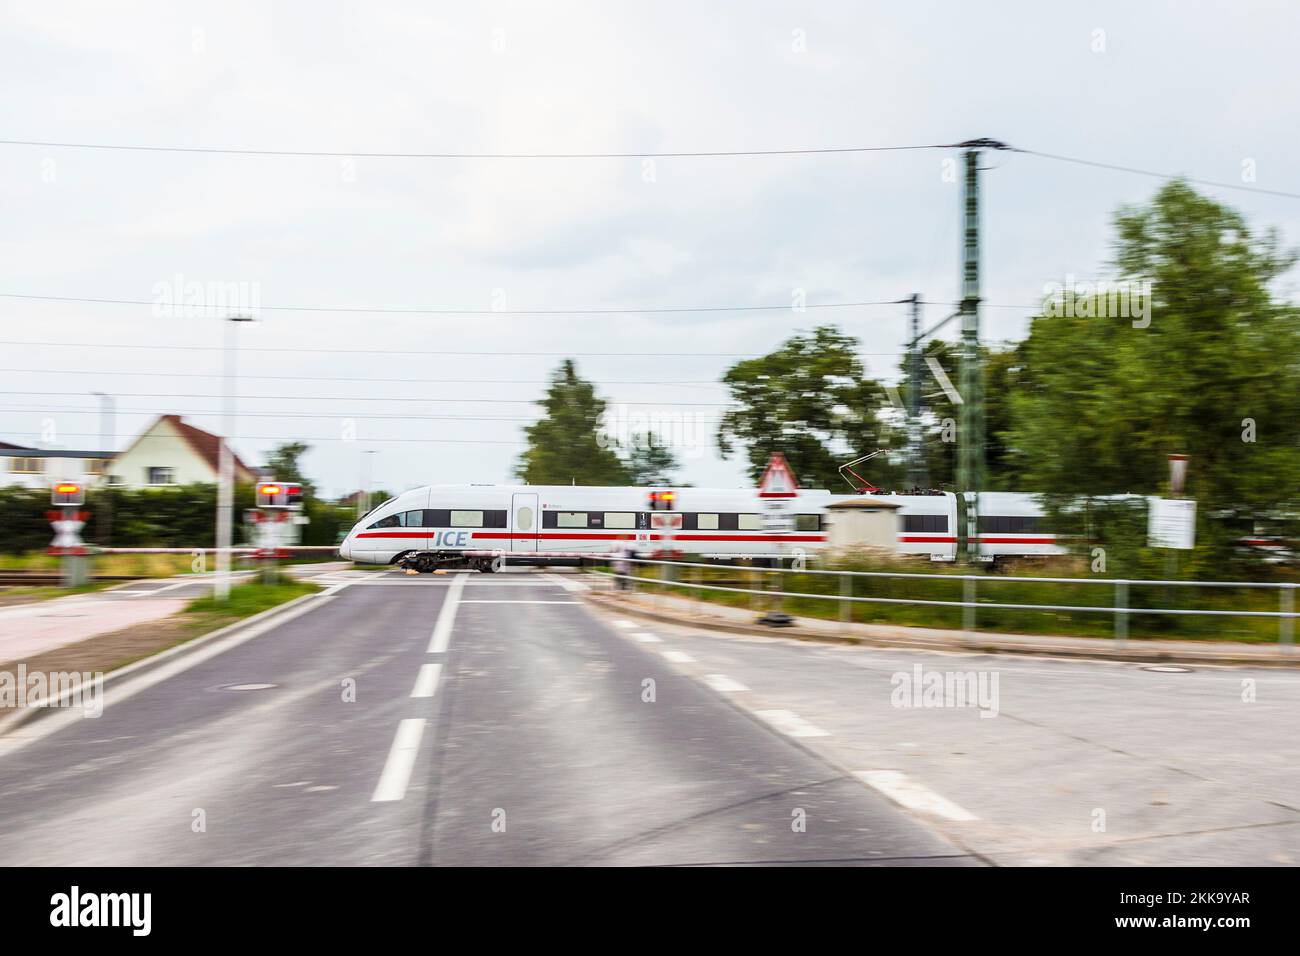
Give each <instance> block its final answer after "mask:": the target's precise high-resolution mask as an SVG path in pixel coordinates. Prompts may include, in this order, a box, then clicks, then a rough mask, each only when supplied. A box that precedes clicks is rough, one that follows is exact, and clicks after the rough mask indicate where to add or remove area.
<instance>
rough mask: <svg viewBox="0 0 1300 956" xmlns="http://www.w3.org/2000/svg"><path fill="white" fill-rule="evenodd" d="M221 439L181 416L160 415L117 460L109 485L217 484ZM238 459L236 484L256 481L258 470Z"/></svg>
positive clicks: (113, 465) (152, 486)
mask: <svg viewBox="0 0 1300 956" xmlns="http://www.w3.org/2000/svg"><path fill="white" fill-rule="evenodd" d="M220 453H221V438H220V437H219V436H217V435H214V434H212V433H211V432H205V431H204V430H203V429H202V428H196V427H194V426H193V425H191V424H189V423H188V422H186V421H184V420H183V419H182V418H181V417H180V416H179V415H160V416H159V417H158V418H157V419H156V420H155V421H154V423H153V424H152V425H150V426H149V427H148V428H146V429H145V430H144V432H142V433H141V434H140V435H139V436H138V437H137V438H136V439H135V440H134V441H133V442H131V444H129V445H127V447H126V449H125V450H124V451H122V452H121V453H120V454H118V455H117V457H116V458H114V460H113V464H112V473H111V474H110V476H109V483H110V484H114V485H121V486H124V487H127V488H156V487H163V486H166V485H188V484H191V483H195V482H203V483H215V482H216V481H217V480H218V479H219V478H220V474H219V468H220ZM234 459H235V472H234V473H235V481H236V482H252V481H256V480H257V478H258V474H257V471H256V469H253V468H250V467H249V466H248V465H246V464H244V462H243V461H241V460H240V458H239V456H238V455H235V456H234Z"/></svg>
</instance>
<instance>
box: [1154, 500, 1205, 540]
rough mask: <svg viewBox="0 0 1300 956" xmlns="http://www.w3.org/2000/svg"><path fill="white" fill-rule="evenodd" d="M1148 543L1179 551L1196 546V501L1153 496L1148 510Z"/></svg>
mask: <svg viewBox="0 0 1300 956" xmlns="http://www.w3.org/2000/svg"><path fill="white" fill-rule="evenodd" d="M1147 544H1148V545H1149V546H1150V547H1153V548H1175V549H1177V550H1179V551H1190V550H1191V549H1192V548H1194V547H1196V501H1195V500H1194V499H1191V498H1152V499H1151V505H1150V508H1149V510H1148V512H1147Z"/></svg>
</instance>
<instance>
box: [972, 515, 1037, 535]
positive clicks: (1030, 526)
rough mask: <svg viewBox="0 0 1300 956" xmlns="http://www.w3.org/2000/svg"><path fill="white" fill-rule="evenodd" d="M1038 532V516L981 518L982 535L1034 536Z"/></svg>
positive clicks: (991, 516)
mask: <svg viewBox="0 0 1300 956" xmlns="http://www.w3.org/2000/svg"><path fill="white" fill-rule="evenodd" d="M1037 531H1038V516H1037V515H988V516H984V515H981V516H980V533H981V534H1006V533H1008V532H1010V533H1012V534H1016V533H1019V534H1034V533H1036V532H1037Z"/></svg>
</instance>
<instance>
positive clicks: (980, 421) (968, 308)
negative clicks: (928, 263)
mask: <svg viewBox="0 0 1300 956" xmlns="http://www.w3.org/2000/svg"><path fill="white" fill-rule="evenodd" d="M959 145H960V146H962V147H964V148H965V150H966V187H965V191H964V194H963V220H964V229H963V236H964V239H963V243H962V279H961V346H962V348H961V389H960V391H961V398H962V405H961V412H960V421H959V422H958V434H957V487H958V492H959V493H964V492H973V494H972V495H971V500H970V501H968V502H967V504H966V520H965V522H964V523H963V524H962V527H961V529H960V530H959V533H960V535H961V538H962V541H963V542H964V544H965V549H964V550H965V555H966V559H967V560H968V561H974V560H977V559H978V557H979V497H978V495H979V492H980V491H982V490H983V488H984V368H983V362H982V360H981V356H980V311H979V306H980V194H979V157H980V150H981V149H1006V148H1007V145H1006V144H1005V143H1000V142H998V141H997V140H993V139H974V140H970V141H969V142H965V143H961V144H959ZM959 513H960V511H959Z"/></svg>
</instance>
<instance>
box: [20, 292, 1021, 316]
mask: <svg viewBox="0 0 1300 956" xmlns="http://www.w3.org/2000/svg"><path fill="white" fill-rule="evenodd" d="M0 298H3V299H30V300H36V301H41V302H75V303H77V304H79V305H147V306H150V307H151V308H158V307H159V306H160V303H159V302H158V301H157V300H156V299H110V298H102V297H96V298H91V297H81V296H70V295H30V294H27V293H21V292H0ZM907 301H909V300H906V299H904V300H893V299H884V300H878V301H873V302H821V303H816V302H814V303H810V304H807V305H802V306H799V307H797V308H796V307H795V306H792V305H693V306H671V307H663V308H656V307H643V308H616V309H596V308H587V307H584V308H577V309H448V308H396V307H390V306H316V305H258V306H257V307H256V309H252V310H251V311H257V312H337V313H346V314H366V315H371V314H374V315H681V314H688V313H697V312H796V313H797V312H800V311H803V310H806V309H858V308H869V307H874V306H883V305H903V304H905V303H906V302H907ZM945 304H949V305H951V304H952V303H945ZM161 306H162V307H163V308H166V309H169V310H170V309H173V308H175V309H177V310H180V311H185V310H189V309H211V310H215V311H217V312H220V313H226V312H231V311H235V312H238V311H240V310H239V309H238V308H233V307H232V306H231V305H229V304H227V303H212V304H208V303H195V304H190V303H184V304H177V305H175V306H172V305H167V304H166V303H162V304H161ZM1013 308H1018V306H1015V307H1013Z"/></svg>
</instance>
